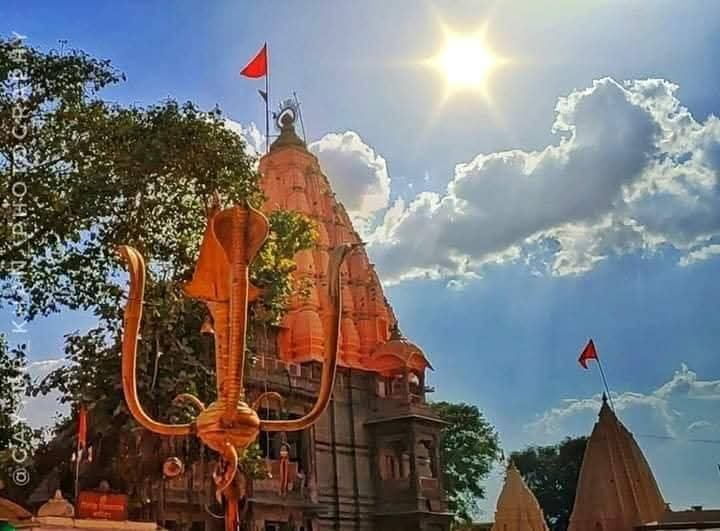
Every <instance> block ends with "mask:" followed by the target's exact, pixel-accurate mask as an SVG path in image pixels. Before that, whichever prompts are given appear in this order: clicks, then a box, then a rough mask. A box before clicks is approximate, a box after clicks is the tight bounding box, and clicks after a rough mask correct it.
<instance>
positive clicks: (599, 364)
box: [597, 356, 615, 411]
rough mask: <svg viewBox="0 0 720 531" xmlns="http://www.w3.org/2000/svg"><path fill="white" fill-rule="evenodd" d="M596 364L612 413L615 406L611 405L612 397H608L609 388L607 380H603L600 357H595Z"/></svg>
mask: <svg viewBox="0 0 720 531" xmlns="http://www.w3.org/2000/svg"><path fill="white" fill-rule="evenodd" d="M597 364H598V368H599V369H600V376H601V377H602V381H603V385H604V386H605V391H606V392H607V397H608V400H609V401H610V407H611V408H612V410H613V411H615V404H613V400H612V396H611V395H610V387H608V383H607V378H605V371H604V370H603V366H602V362H601V361H600V356H598V357H597Z"/></svg>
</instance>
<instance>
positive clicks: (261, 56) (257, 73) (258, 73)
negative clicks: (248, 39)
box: [240, 43, 268, 79]
mask: <svg viewBox="0 0 720 531" xmlns="http://www.w3.org/2000/svg"><path fill="white" fill-rule="evenodd" d="M267 71H268V60H267V43H265V44H264V45H263V47H262V49H261V50H260V51H259V52H258V54H257V55H256V56H255V57H254V58H253V60H252V61H250V62H249V63H248V64H247V65H245V68H243V69H242V70H240V75H241V76H245V77H250V78H253V79H255V78H259V77H263V76H266V75H267Z"/></svg>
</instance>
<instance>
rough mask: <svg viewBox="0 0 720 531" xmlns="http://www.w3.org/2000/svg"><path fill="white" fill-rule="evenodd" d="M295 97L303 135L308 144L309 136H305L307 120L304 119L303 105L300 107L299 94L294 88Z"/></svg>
mask: <svg viewBox="0 0 720 531" xmlns="http://www.w3.org/2000/svg"><path fill="white" fill-rule="evenodd" d="M293 98H295V105H297V109H298V118H300V128H301V129H302V135H303V142H305V143H306V144H307V136H305V122H304V121H303V116H302V107H300V100H298V97H297V94H296V93H295V91H294V90H293Z"/></svg>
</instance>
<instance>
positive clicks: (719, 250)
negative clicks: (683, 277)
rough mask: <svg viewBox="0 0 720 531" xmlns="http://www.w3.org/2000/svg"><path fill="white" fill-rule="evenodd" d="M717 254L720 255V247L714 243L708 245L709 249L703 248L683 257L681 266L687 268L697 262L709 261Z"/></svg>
mask: <svg viewBox="0 0 720 531" xmlns="http://www.w3.org/2000/svg"><path fill="white" fill-rule="evenodd" d="M716 254H720V245H719V244H717V243H713V244H710V245H708V246H707V247H701V248H700V249H697V250H695V251H691V252H689V253H688V254H687V255H686V256H683V257H682V258H681V259H680V265H681V266H683V267H686V266H689V265H692V264H694V263H696V262H702V261H704V260H709V259H710V258H712V257H713V256H715V255H716Z"/></svg>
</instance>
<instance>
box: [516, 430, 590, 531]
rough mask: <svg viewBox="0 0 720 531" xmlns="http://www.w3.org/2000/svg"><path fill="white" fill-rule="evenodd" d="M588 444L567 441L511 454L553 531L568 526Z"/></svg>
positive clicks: (562, 529)
mask: <svg viewBox="0 0 720 531" xmlns="http://www.w3.org/2000/svg"><path fill="white" fill-rule="evenodd" d="M587 440H588V439H587V437H577V438H570V437H568V438H566V439H565V440H564V441H562V442H561V443H559V444H555V445H551V446H531V447H529V448H526V449H525V450H523V451H521V452H515V453H513V454H512V460H513V462H514V463H515V466H516V467H517V469H518V471H519V472H520V474H522V476H523V478H524V479H525V482H526V483H527V485H528V487H530V489H531V490H532V491H533V493H534V494H535V497H536V498H537V500H538V502H539V503H540V507H542V510H543V512H544V513H545V519H546V520H547V523H548V527H549V528H550V529H551V530H553V531H564V530H565V529H567V527H568V524H569V523H570V514H571V513H572V508H573V504H574V503H575V491H576V489H577V481H578V476H579V475H580V466H581V465H582V460H583V456H584V455H585V447H586V446H587Z"/></svg>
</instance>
